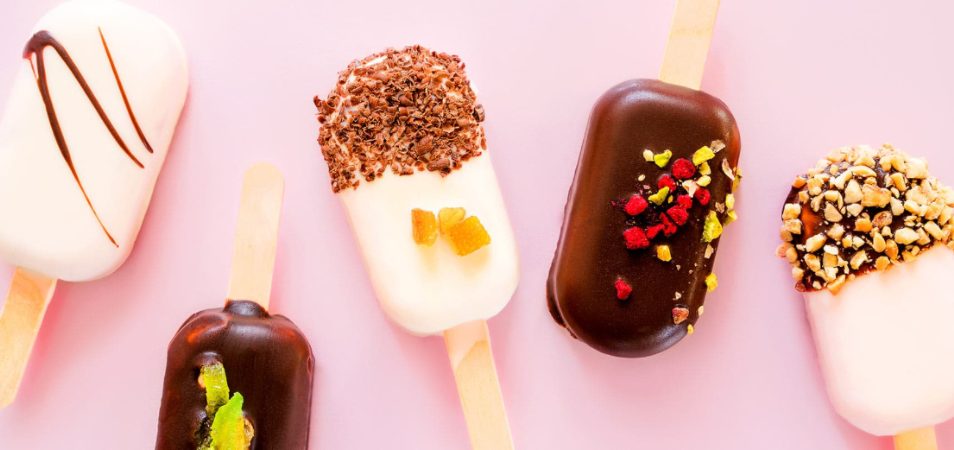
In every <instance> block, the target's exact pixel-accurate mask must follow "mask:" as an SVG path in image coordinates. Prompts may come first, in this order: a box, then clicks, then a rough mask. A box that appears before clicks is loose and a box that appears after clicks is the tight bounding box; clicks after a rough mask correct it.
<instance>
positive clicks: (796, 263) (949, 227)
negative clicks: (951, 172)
mask: <svg viewBox="0 0 954 450" xmlns="http://www.w3.org/2000/svg"><path fill="white" fill-rule="evenodd" d="M952 216H954V189H951V188H950V187H948V186H944V185H942V184H940V182H938V180H937V179H936V178H934V177H932V176H930V175H929V173H928V169H927V163H926V162H925V161H924V160H922V159H917V158H912V157H910V156H908V155H907V154H905V153H903V152H901V151H899V150H896V149H895V148H894V147H892V146H891V145H887V144H886V145H883V146H881V147H880V148H878V149H873V148H871V147H868V146H856V147H844V148H840V149H837V150H835V151H834V152H832V153H831V154H830V155H828V157H827V158H825V159H822V160H821V161H819V162H818V164H817V165H816V167H815V168H814V169H812V170H810V171H809V172H808V173H807V174H805V175H802V176H799V177H797V178H796V179H795V182H794V183H793V184H792V191H791V193H790V194H789V196H788V199H787V200H786V202H785V206H784V208H783V210H782V229H781V237H782V240H783V241H784V242H783V243H782V245H781V246H779V248H778V252H777V253H778V254H779V256H782V257H784V258H786V259H787V260H788V261H789V262H790V263H791V265H792V277H793V278H794V279H795V283H796V284H795V288H796V289H798V290H799V291H803V292H804V291H817V290H821V289H828V290H830V291H832V292H833V293H837V292H838V291H839V290H840V289H841V288H842V287H843V286H844V285H845V283H847V282H849V281H851V280H853V279H855V278H856V277H857V276H860V275H862V274H865V273H867V272H871V271H884V270H888V269H889V268H890V267H892V266H893V265H896V264H900V263H902V262H906V261H911V260H914V259H915V258H917V256H918V255H920V254H921V253H923V252H924V251H926V250H928V249H930V248H931V247H934V246H936V245H947V246H948V247H951V248H952V249H954V240H952V234H954V219H952Z"/></svg>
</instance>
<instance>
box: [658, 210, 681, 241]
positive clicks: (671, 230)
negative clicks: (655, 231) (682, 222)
mask: <svg viewBox="0 0 954 450" xmlns="http://www.w3.org/2000/svg"><path fill="white" fill-rule="evenodd" d="M659 218H660V219H662V224H663V234H665V235H666V236H667V237H668V236H672V235H674V234H676V231H679V227H677V226H676V224H674V223H672V220H671V219H669V217H668V216H666V215H665V214H660V215H659Z"/></svg>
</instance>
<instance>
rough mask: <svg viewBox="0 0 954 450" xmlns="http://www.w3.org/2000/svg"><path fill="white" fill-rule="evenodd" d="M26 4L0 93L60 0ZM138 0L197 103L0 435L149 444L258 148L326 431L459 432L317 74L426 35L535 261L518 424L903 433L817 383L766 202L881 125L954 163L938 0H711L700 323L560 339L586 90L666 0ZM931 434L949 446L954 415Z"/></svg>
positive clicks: (649, 62) (316, 409) (518, 363)
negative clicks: (187, 67)
mask: <svg viewBox="0 0 954 450" xmlns="http://www.w3.org/2000/svg"><path fill="white" fill-rule="evenodd" d="M11 3H13V2H11V1H9V0H4V5H3V6H2V7H0V9H2V11H3V12H2V18H0V55H3V56H2V58H0V86H2V88H0V101H3V100H5V98H6V95H7V88H6V86H9V85H10V84H11V82H12V78H13V75H14V70H15V67H16V66H17V64H18V63H19V61H20V60H19V57H18V56H19V54H20V51H21V48H22V46H23V44H24V42H25V41H26V39H27V37H28V34H29V31H30V28H31V27H32V24H33V23H34V22H35V21H36V19H37V18H38V17H39V16H40V15H41V14H42V13H43V12H44V11H45V10H46V9H48V8H49V7H51V6H53V5H55V4H57V3H58V2H57V1H55V0H37V1H30V2H26V1H22V2H19V3H18V4H11ZM131 3H135V4H141V6H143V7H146V8H147V9H149V10H151V11H153V12H155V13H158V14H159V15H160V16H161V17H163V18H165V19H166V20H167V21H168V22H169V23H170V24H171V25H172V26H173V27H174V28H175V29H176V30H178V31H179V33H180V35H181V37H182V39H183V41H184V43H185V45H186V48H187V50H188V52H189V54H190V61H191V70H192V73H191V77H192V87H191V94H190V99H189V102H188V106H187V108H186V111H185V114H184V116H183V119H182V122H181V124H180V127H179V131H178V135H177V137H176V139H175V141H174V147H173V149H172V153H171V154H170V156H169V159H168V162H167V164H166V167H165V171H164V172H163V175H162V177H161V178H160V180H159V184H158V187H157V189H156V192H155V197H154V201H153V204H152V209H151V212H150V213H149V215H148V217H147V220H146V223H145V226H144V227H143V229H142V234H141V235H140V239H139V244H138V246H137V248H136V250H135V251H134V252H133V254H132V257H131V258H130V259H129V261H128V262H127V263H126V264H125V265H124V266H123V267H122V268H121V269H120V270H119V271H118V272H116V273H115V274H114V275H112V276H110V277H108V278H107V279H104V280H101V281H97V282H91V283H85V284H67V283H63V284H61V285H60V287H59V290H58V292H57V293H56V296H55V298H54V300H53V303H52V305H51V307H50V310H49V313H48V315H47V317H46V322H45V324H44V327H43V329H42V332H41V333H40V336H39V340H38V342H37V345H36V349H35V351H34V354H33V359H32V362H31V364H30V366H29V368H28V371H27V375H26V381H25V383H24V385H23V388H22V391H21V393H20V397H19V399H18V401H17V402H16V403H15V404H14V405H13V406H12V407H10V408H8V409H6V410H3V411H0V448H3V449H27V448H30V449H63V448H109V449H141V448H151V447H152V446H153V442H154V438H155V432H156V416H157V413H158V409H159V398H160V394H161V384H162V376H163V370H164V367H165V351H166V345H167V343H168V340H169V339H170V338H171V337H172V335H173V333H174V332H175V330H176V328H177V327H178V326H179V325H180V324H181V322H182V321H183V320H185V318H186V317H188V315H189V314H190V313H192V312H193V311H196V310H199V309H204V308H209V307H214V306H218V305H220V304H221V303H222V300H223V296H224V293H225V288H226V283H227V281H228V269H229V260H230V257H231V249H232V233H233V227H234V220H235V216H236V209H237V201H238V194H239V185H240V179H241V175H242V172H243V170H244V169H245V168H246V167H248V166H249V165H250V164H252V163H254V162H257V161H260V160H267V161H271V162H273V163H275V164H276V165H278V166H279V167H280V168H281V169H282V170H283V171H284V172H285V175H286V177H287V194H286V203H285V209H284V219H283V222H282V227H281V242H280V248H279V254H278V265H277V274H276V278H275V282H276V283H275V292H274V300H273V305H274V310H275V311H278V312H281V313H283V314H286V315H288V316H289V317H291V318H292V319H293V320H295V322H297V323H298V325H299V326H300V327H301V328H302V329H303V330H304V332H305V334H306V335H307V336H308V337H309V338H310V340H311V342H312V345H313V347H314V352H315V355H316V356H317V361H318V365H317V371H316V377H315V392H316V396H315V402H314V404H313V414H312V430H311V444H312V447H313V448H321V449H381V448H395V449H415V450H429V449H434V450H437V449H463V448H467V446H468V441H467V434H466V429H465V427H464V422H463V417H462V415H461V413H460V412H459V411H460V410H459V407H458V400H457V396H456V393H455V388H454V383H453V380H452V377H451V374H450V371H449V368H448V364H447V361H446V355H445V353H444V346H443V342H442V341H441V340H440V339H438V338H417V337H412V336H409V335H407V334H405V333H404V332H403V331H401V330H400V329H398V328H397V327H395V326H393V325H391V324H390V323H389V322H388V321H387V320H386V318H385V317H384V315H383V314H382V313H381V311H380V310H379V308H378V306H377V303H376V301H375V299H374V296H373V295H372V292H371V290H370V288H369V286H368V279H367V277H366V275H365V273H364V270H363V267H362V265H361V261H360V259H359V257H358V254H357V251H356V247H355V243H354V241H353V240H352V238H351V236H350V233H349V230H348V227H347V223H346V220H345V217H344V214H343V211H342V209H341V207H340V206H339V205H338V202H337V200H336V199H335V198H334V196H333V195H332V193H331V191H330V189H329V183H328V177H327V175H326V171H325V166H324V163H323V161H322V159H321V155H320V153H319V151H318V146H317V143H316V142H315V138H316V133H317V131H316V130H317V124H316V121H315V117H314V112H315V111H314V107H313V106H312V104H311V98H312V96H313V95H315V94H322V95H325V94H326V93H327V92H328V91H329V90H330V89H331V87H332V84H333V82H334V79H335V74H336V72H337V71H338V70H340V69H342V68H344V67H345V66H346V65H347V64H348V62H349V61H350V60H351V59H353V58H357V57H361V56H364V55H366V54H369V53H371V52H374V51H378V50H380V49H382V48H384V47H387V46H401V45H406V44H412V43H422V44H424V45H427V46H431V47H433V48H435V49H439V50H445V51H449V52H454V53H458V54H460V55H461V56H462V57H463V58H464V60H465V61H466V62H467V64H468V68H469V74H470V77H471V79H472V80H473V81H474V82H475V83H476V84H477V85H478V86H479V88H480V96H481V99H482V102H483V103H484V105H485V107H486V111H487V117H488V121H487V132H488V136H489V143H490V149H491V151H492V152H494V162H495V164H496V166H497V169H498V176H499V178H500V183H501V184H502V187H503V190H504V193H505V195H506V196H507V200H508V204H509V208H510V212H511V216H512V220H513V225H514V227H515V229H516V233H517V237H518V240H519V244H520V250H521V254H522V261H521V267H522V270H523V274H522V282H521V285H520V287H519V289H518V291H517V293H516V295H515V296H514V298H513V301H512V302H511V304H510V306H509V307H508V308H507V309H506V310H505V311H504V312H503V313H502V314H500V315H499V316H498V317H497V318H495V319H494V320H492V321H491V325H490V326H491V331H492V334H493V336H494V343H495V351H496V358H497V363H498V368H499V371H500V378H501V381H502V384H503V390H504V394H505V397H506V402H507V406H508V409H509V414H510V420H511V424H512V427H513V435H514V439H515V441H516V446H517V448H519V449H524V450H528V449H554V450H555V449H597V448H607V449H609V448H637V447H638V448H654V449H675V448H706V449H739V448H745V449H757V448H758V449H761V448H773V449H805V448H825V449H829V448H850V449H862V448H864V449H888V448H890V445H891V443H890V439H886V438H875V437H872V436H868V435H866V434H864V433H862V432H860V431H858V430H856V429H854V428H853V427H851V426H850V425H849V424H848V423H846V422H844V421H843V420H841V419H840V418H839V417H838V416H837V415H835V413H834V412H833V411H832V409H831V408H830V406H829V404H828V402H827V399H826V397H825V393H824V390H823V385H822V380H821V378H820V374H819V371H818V368H817V366H816V364H815V361H814V350H813V348H812V344H811V339H810V336H809V334H808V333H809V330H808V327H807V323H806V321H805V317H804V313H803V307H802V305H801V303H800V298H799V296H798V295H796V293H795V292H794V291H793V290H792V289H791V284H792V283H791V282H790V279H789V277H788V270H787V268H786V266H785V264H784V263H783V262H782V261H781V260H777V259H776V258H775V257H774V256H773V251H774V248H775V246H776V243H777V233H776V230H777V220H776V217H777V211H778V210H779V206H780V202H781V200H782V199H783V196H784V194H785V191H786V190H787V187H786V184H787V181H788V180H789V179H790V177H792V176H793V175H794V174H795V172H796V171H798V170H801V169H802V168H807V167H808V166H810V165H811V164H813V163H814V161H815V160H816V159H817V158H818V157H819V156H820V155H821V154H822V153H823V152H825V151H826V150H827V149H829V148H831V147H834V146H839V145H842V144H849V143H856V142H867V143H872V144H878V143H881V142H884V141H888V140H890V142H893V143H894V144H896V145H898V146H900V147H901V148H904V149H907V150H909V151H910V152H912V153H914V154H917V155H923V156H927V157H928V158H929V160H930V161H931V162H932V167H933V169H934V171H935V172H936V173H937V174H938V175H939V176H941V177H942V178H946V179H947V180H948V181H949V182H954V152H952V150H951V145H952V143H951V140H950V131H949V130H950V128H951V127H954V121H952V119H954V106H952V105H954V83H952V80H954V63H952V56H951V55H952V45H951V43H952V42H954V28H952V27H951V26H950V23H949V18H950V17H951V16H952V15H954V5H951V3H950V2H941V1H936V2H925V1H911V2H897V1H877V2H873V1H862V0H856V1H841V2H833V1H828V0H824V1H822V0H813V1H798V2H768V1H764V0H726V1H724V2H723V5H722V10H721V12H720V15H719V21H718V25H717V28H716V31H715V40H714V43H713V47H712V51H711V54H710V59H709V64H708V67H707V71H706V76H705V81H704V89H705V90H707V91H709V92H711V93H713V94H715V95H716V96H719V97H721V98H722V99H723V100H725V101H726V103H728V104H729V106H730V107H731V108H733V110H734V112H735V115H736V118H737V119H738V121H739V124H740V127H741V131H742V139H743V157H742V165H743V168H744V169H745V171H746V173H747V178H746V181H745V183H743V185H742V192H741V194H740V196H739V197H740V202H739V213H740V216H741V220H740V222H738V223H737V224H736V225H733V226H732V227H731V228H730V230H729V231H728V234H727V235H726V237H725V238H723V239H724V240H723V242H722V246H721V248H722V250H721V253H720V257H719V263H718V264H717V271H718V273H719V277H720V281H721V286H720V288H719V290H718V291H716V292H715V293H714V294H712V295H710V297H709V302H708V305H707V308H706V316H705V317H704V318H703V320H702V321H701V322H700V323H699V325H698V327H697V333H696V334H695V335H694V336H692V337H691V338H689V339H687V340H685V341H684V342H682V343H681V344H680V345H677V346H676V347H675V348H673V349H672V350H670V351H668V352H665V353H663V354H661V355H658V356H655V357H652V358H648V359H641V360H626V359H616V358H611V357H607V356H604V355H602V354H599V353H597V352H595V351H592V350H591V349H590V348H588V347H586V346H584V345H582V344H579V343H577V342H575V341H574V340H572V339H571V338H570V337H569V336H568V335H567V334H566V333H565V332H564V331H563V330H562V329H560V328H559V327H557V326H556V325H554V324H553V323H552V321H551V320H550V317H549V315H548V314H547V310H546V307H545V303H544V280H545V278H546V273H547V269H548V267H549V263H550V258H551V255H552V252H553V249H554V246H555V244H556V239H557V234H558V231H559V227H560V222H561V216H562V211H563V204H564V201H565V199H566V192H567V188H568V186H569V183H570V179H571V177H572V174H573V169H574V166H575V164H576V158H577V154H578V150H579V146H580V140H581V136H582V133H583V128H584V126H585V123H586V119H587V116H588V114H589V109H590V106H591V105H592V103H593V101H594V100H595V99H596V97H597V96H598V95H600V94H601V93H602V92H603V91H604V90H605V89H607V88H608V87H610V86H611V85H613V84H615V83H617V82H619V81H622V80H624V79H627V78H634V77H653V76H655V75H656V73H657V71H658V68H659V65H660V61H661V59H662V53H663V49H664V46H665V39H666V35H667V30H668V27H669V22H670V18H671V15H672V11H673V5H674V2H673V1H628V2H623V1H620V2H610V1H604V0H588V1H585V2H570V1H550V2H539V3H536V4H529V2H524V3H523V4H519V5H518V4H514V3H515V2H510V1H506V0H492V1H472V2H449V1H444V0H430V1H426V2H419V3H418V4H415V5H398V3H399V2H396V1H388V0H380V1H372V2H366V3H365V2H361V4H359V3H358V2H348V1H334V2H332V1H324V2H306V1H287V2H269V3H271V5H270V6H264V4H265V3H266V2H236V1H226V0H203V1H187V0H176V1H172V0H163V1H159V0H153V1H147V0H137V1H133V2H131ZM902 3H906V4H907V5H906V6H901V4H902ZM0 220H2V219H0ZM2 269H3V270H2V273H3V274H4V277H3V281H2V282H0V284H2V285H0V289H2V290H5V289H6V286H7V283H8V281H7V278H8V277H6V276H5V275H6V273H7V272H8V271H9V268H7V267H3V268H2ZM939 439H940V440H941V441H942V442H941V445H942V447H943V446H946V447H948V448H954V425H945V426H941V427H939Z"/></svg>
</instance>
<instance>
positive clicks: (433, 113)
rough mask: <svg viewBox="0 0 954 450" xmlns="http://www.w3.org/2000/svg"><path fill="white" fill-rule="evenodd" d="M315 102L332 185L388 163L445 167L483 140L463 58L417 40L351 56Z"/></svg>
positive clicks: (405, 171)
mask: <svg viewBox="0 0 954 450" xmlns="http://www.w3.org/2000/svg"><path fill="white" fill-rule="evenodd" d="M315 106H317V107H318V122H319V123H320V124H321V126H320V130H319V134H318V143H319V144H320V145H321V152H322V154H323V155H324V158H325V162H327V163H328V172H329V174H330V175H331V188H332V190H333V191H334V192H339V191H341V190H344V189H350V188H357V186H358V184H359V183H360V180H361V179H362V178H363V179H364V180H365V181H367V182H371V181H374V180H375V179H376V178H378V177H380V176H382V175H383V174H384V173H385V172H386V171H388V170H390V171H391V172H393V173H394V174H396V175H412V174H414V173H415V172H417V171H425V170H427V171H433V172H439V173H440V174H442V175H447V174H449V173H450V172H452V171H453V170H456V169H459V168H460V167H461V164H462V162H464V161H467V160H468V159H470V158H473V157H476V156H479V155H480V154H481V153H482V152H483V151H484V150H485V149H486V147H487V145H486V138H485V137H484V131H483V128H482V127H481V125H480V122H482V121H483V120H484V110H483V107H482V106H481V105H480V104H478V103H477V97H476V95H475V94H474V91H473V89H472V88H471V86H470V82H469V81H468V80H467V76H466V74H465V73H464V63H463V62H461V60H460V58H459V57H458V56H456V55H448V54H446V53H438V52H434V51H431V50H428V49H426V48H424V47H421V46H418V45H416V46H412V47H406V48H404V49H401V50H394V49H388V50H386V51H384V52H382V53H376V54H373V55H371V56H368V57H366V58H364V59H361V60H356V61H354V62H352V63H351V64H350V65H348V68H347V69H345V70H344V71H342V72H341V73H339V75H338V82H337V84H336V85H335V88H334V90H332V91H331V93H330V94H328V97H327V98H326V99H324V100H322V99H320V98H318V97H315Z"/></svg>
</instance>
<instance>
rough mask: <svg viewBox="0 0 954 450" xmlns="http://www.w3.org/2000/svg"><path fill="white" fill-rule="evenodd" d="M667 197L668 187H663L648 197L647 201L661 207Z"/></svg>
mask: <svg viewBox="0 0 954 450" xmlns="http://www.w3.org/2000/svg"><path fill="white" fill-rule="evenodd" d="M667 197H669V186H663V187H662V189H660V190H659V191H658V192H656V193H655V194H653V195H650V196H649V201H650V202H652V203H654V204H656V205H661V204H663V202H665V201H666V198H667Z"/></svg>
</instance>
